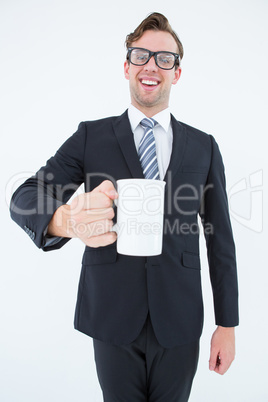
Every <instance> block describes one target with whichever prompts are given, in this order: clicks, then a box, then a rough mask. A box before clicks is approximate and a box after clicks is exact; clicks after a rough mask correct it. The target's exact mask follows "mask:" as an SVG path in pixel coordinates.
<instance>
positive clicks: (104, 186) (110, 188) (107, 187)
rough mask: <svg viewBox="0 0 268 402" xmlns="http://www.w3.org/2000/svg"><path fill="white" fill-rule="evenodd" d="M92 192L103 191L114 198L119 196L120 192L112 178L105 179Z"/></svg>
mask: <svg viewBox="0 0 268 402" xmlns="http://www.w3.org/2000/svg"><path fill="white" fill-rule="evenodd" d="M92 192H93V193H95V192H101V193H103V194H105V195H107V197H109V198H110V199H112V200H114V199H115V198H117V197H118V193H117V191H116V189H115V187H114V185H113V183H112V182H111V181H110V180H104V181H103V182H102V183H101V184H100V185H99V186H98V187H96V188H94V190H92Z"/></svg>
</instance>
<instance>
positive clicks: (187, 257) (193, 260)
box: [182, 251, 201, 270]
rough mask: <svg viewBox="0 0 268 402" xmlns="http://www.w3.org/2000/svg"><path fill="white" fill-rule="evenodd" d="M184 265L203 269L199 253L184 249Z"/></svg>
mask: <svg viewBox="0 0 268 402" xmlns="http://www.w3.org/2000/svg"><path fill="white" fill-rule="evenodd" d="M182 265H183V266H184V267H187V268H193V269H198V270H200V269H201V265H200V258H199V254H196V253H190V252H189V251H184V252H183V253H182Z"/></svg>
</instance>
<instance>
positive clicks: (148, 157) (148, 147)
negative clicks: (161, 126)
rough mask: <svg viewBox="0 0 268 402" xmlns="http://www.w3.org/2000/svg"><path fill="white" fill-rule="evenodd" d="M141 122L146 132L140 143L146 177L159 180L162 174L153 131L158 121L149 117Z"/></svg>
mask: <svg viewBox="0 0 268 402" xmlns="http://www.w3.org/2000/svg"><path fill="white" fill-rule="evenodd" d="M140 124H141V126H142V127H143V128H144V134H143V137H142V139H141V142H140V144H139V151H138V154H139V158H140V162H141V167H142V170H143V174H144V177H145V179H158V180H159V179H160V176H159V170H158V164H157V158H156V148H155V138H154V133H153V127H154V126H155V125H156V124H157V121H155V120H154V119H149V118H148V117H147V118H146V119H143V120H142V121H141V122H140Z"/></svg>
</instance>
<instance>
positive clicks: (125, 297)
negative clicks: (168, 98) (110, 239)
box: [11, 112, 238, 347]
mask: <svg viewBox="0 0 268 402" xmlns="http://www.w3.org/2000/svg"><path fill="white" fill-rule="evenodd" d="M172 127H173V149H172V155H171V161H170V164H169V167H168V170H167V173H166V176H165V179H164V180H165V181H166V183H167V184H166V189H165V215H164V239H163V252H162V254H161V255H159V256H154V257H147V258H146V257H131V256H125V255H120V254H118V253H117V251H116V243H114V244H112V245H109V246H107V247H100V248H90V247H86V249H85V252H84V255H83V260H82V270H81V277H80V282H79V289H78V298H77V306H76V313H75V328H76V329H78V330H79V331H81V332H83V333H85V334H87V335H90V336H92V337H94V338H97V339H100V340H103V341H106V342H110V343H113V344H127V343H130V342H131V341H133V340H134V339H135V338H136V337H137V336H138V334H139V332H140V330H141V328H142V326H143V324H144V322H145V319H146V316H147V314H148V311H149V312H150V316H151V320H152V324H153V327H154V330H155V334H156V337H157V339H158V341H159V342H160V344H162V345H163V346H165V347H173V346H175V345H180V344H184V343H188V342H192V341H195V340H197V339H198V338H199V337H200V335H201V332H202V326H203V302H202V291H201V277H200V259H199V230H198V225H197V217H198V214H199V215H200V217H201V220H202V223H203V226H204V232H205V236H206V243H207V253H208V262H209V270H210V278H211V284H212V289H213V297H214V309H215V320H216V324H217V325H221V326H236V325H238V289H237V272H236V260H235V246H234V241H233V236H232V229H231V224H230V219H229V213H228V204H227V197H226V191H225V176H224V166H223V162H222V158H221V155H220V152H219V149H218V146H217V144H216V142H215V140H214V138H213V137H212V136H210V135H207V134H205V133H203V132H201V131H199V130H197V129H195V128H192V127H190V126H187V125H186V124H183V123H181V122H178V121H177V120H175V118H174V117H173V116H172ZM142 177H143V173H142V169H141V165H140V162H139V159H138V156H137V152H136V148H135V144H134V139H133V133H132V131H131V128H130V123H129V120H128V116H127V112H125V113H124V114H123V115H121V116H119V117H110V118H106V119H101V120H97V121H90V122H82V123H80V125H79V128H78V130H77V132H76V133H75V134H74V135H73V136H72V137H70V138H69V139H68V140H67V141H66V142H65V143H64V144H63V145H62V146H61V148H60V149H59V150H58V151H57V153H56V154H55V156H54V157H52V158H51V159H49V160H48V162H47V164H46V166H44V167H42V168H41V169H40V170H39V171H38V172H37V174H36V175H35V176H33V177H31V178H30V179H28V180H26V182H25V183H24V184H23V185H22V186H20V187H19V188H18V189H17V191H16V192H15V193H14V195H13V198H12V202H11V216H12V218H13V219H14V220H15V221H16V222H17V223H18V224H19V225H20V226H21V227H22V228H24V230H25V231H26V232H27V233H28V234H29V235H30V237H31V238H32V239H33V241H34V242H35V244H36V245H37V246H38V247H40V248H43V249H44V250H46V251H48V250H53V249H57V248H59V247H62V246H63V245H64V244H65V243H66V242H67V241H68V240H69V239H62V240H61V241H60V242H59V243H57V244H55V245H52V246H47V247H46V246H45V236H44V235H45V231H46V228H47V225H48V223H49V221H50V219H51V217H52V215H53V213H54V211H55V210H56V209H57V208H58V207H59V206H60V205H62V204H64V203H66V202H67V200H68V199H69V198H70V196H71V195H72V194H73V192H74V191H75V190H76V189H77V187H78V186H79V185H80V184H81V183H83V182H84V183H85V191H91V190H92V189H93V188H95V187H96V186H98V185H99V184H100V183H101V182H102V181H103V180H105V179H110V180H113V181H115V180H118V179H123V178H142Z"/></svg>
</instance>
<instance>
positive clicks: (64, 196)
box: [10, 122, 86, 251]
mask: <svg viewBox="0 0 268 402" xmlns="http://www.w3.org/2000/svg"><path fill="white" fill-rule="evenodd" d="M85 141H86V125H85V123H83V122H82V123H80V124H79V127H78V130H77V131H76V133H74V134H73V135H72V136H71V137H70V138H69V139H68V140H67V141H66V142H65V143H64V144H63V145H62V146H61V147H60V148H59V150H58V151H57V152H56V154H55V155H54V156H53V157H52V158H50V159H49V160H48V161H47V163H46V165H45V166H43V167H41V169H40V170H39V171H38V172H37V173H36V174H35V175H34V176H32V177H30V178H29V179H27V180H26V181H25V182H24V183H23V184H22V185H21V186H20V187H19V188H18V189H17V190H16V191H15V193H14V194H13V196H12V199H11V203H10V214H11V218H12V219H13V220H14V221H15V222H16V223H17V224H18V225H19V226H20V227H21V228H22V229H23V230H24V231H25V232H26V233H27V234H28V235H29V236H30V238H31V239H32V240H33V241H34V243H35V244H36V246H37V247H39V248H41V249H43V250H44V251H49V250H54V249H58V248H60V247H62V246H63V245H64V244H65V243H66V242H67V241H68V240H70V239H69V238H59V241H56V242H50V243H49V242H48V243H47V239H46V238H45V234H46V230H47V226H48V224H49V222H50V220H51V218H52V216H53V214H54V212H55V211H56V209H57V208H59V207H60V206H61V205H63V204H65V203H66V202H67V201H68V199H69V198H70V197H71V196H72V194H73V193H74V192H75V191H76V190H77V188H78V187H79V186H80V185H81V184H82V183H83V182H84V152H85ZM46 244H50V245H48V246H46Z"/></svg>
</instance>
